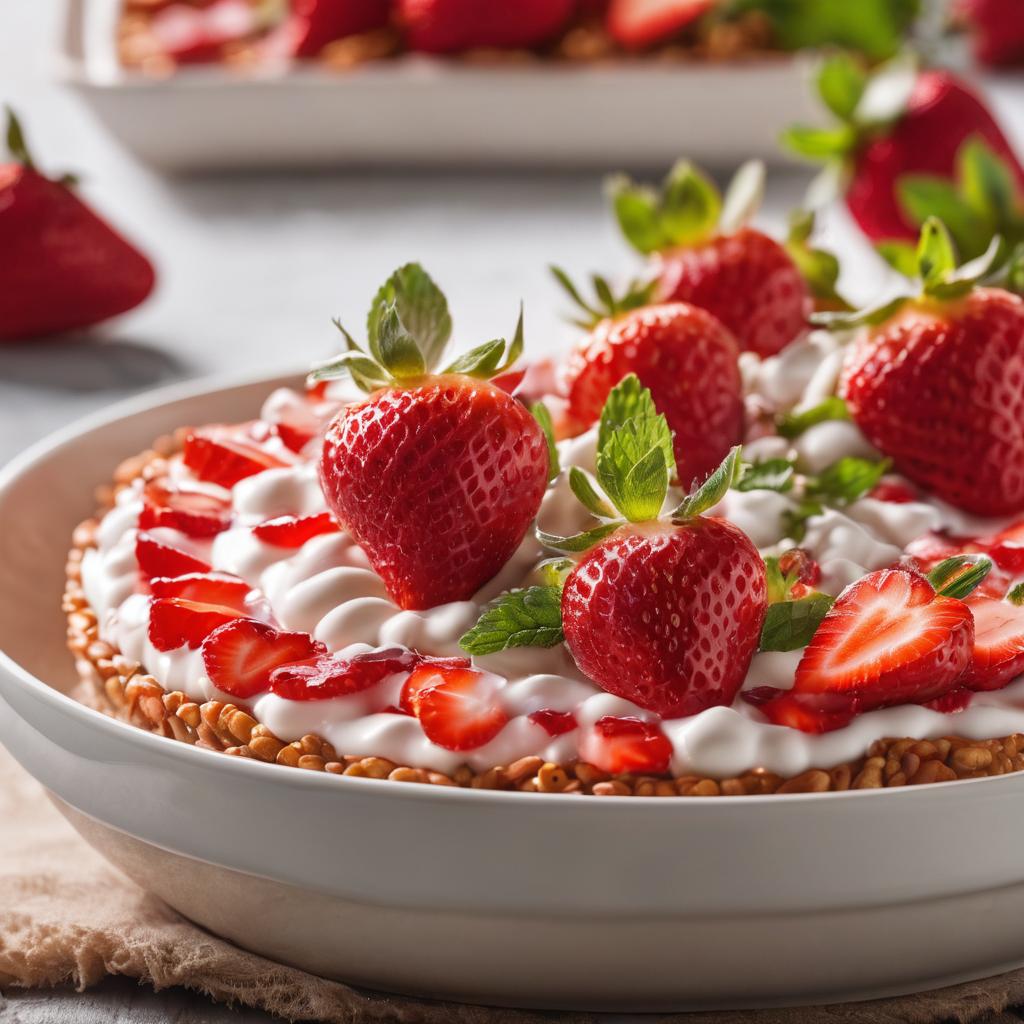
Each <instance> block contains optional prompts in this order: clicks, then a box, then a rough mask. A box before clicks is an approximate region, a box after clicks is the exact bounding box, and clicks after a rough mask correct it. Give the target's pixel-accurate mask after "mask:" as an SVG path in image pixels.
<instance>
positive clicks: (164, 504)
mask: <svg viewBox="0 0 1024 1024" xmlns="http://www.w3.org/2000/svg"><path fill="white" fill-rule="evenodd" d="M230 525H231V505H230V504H229V503H228V502H227V501H225V500H224V499H223V498H218V497H217V496H216V495H213V494H206V493H205V492H203V491H183V490H180V489H179V488H177V487H175V486H174V485H173V484H172V483H171V482H170V481H169V480H167V479H166V478H164V479H160V480H151V481H150V482H149V483H148V484H146V487H145V490H143V492H142V512H141V513H139V526H140V527H141V528H142V529H144V530H148V529H149V528H150V527H153V526H169V527H171V528H172V529H175V530H181V532H182V533H187V534H188V535H189V536H190V537H212V536H214V535H215V534H218V533H220V532H221V531H222V530H226V529H227V528H228V527H229V526H230Z"/></svg>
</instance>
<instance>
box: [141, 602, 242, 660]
mask: <svg viewBox="0 0 1024 1024" xmlns="http://www.w3.org/2000/svg"><path fill="white" fill-rule="evenodd" d="M241 614H242V613H241V612H240V611H239V610H238V609H237V608H229V607H227V606H225V605H219V604H206V603H205V602H203V601H189V600H186V599H185V598H182V597H158V598H157V599H156V600H155V601H153V603H152V604H151V605H150V608H149V640H150V643H152V645H153V646H154V647H155V648H156V649H157V650H158V651H173V650H176V649H177V648H179V647H182V646H183V645H185V644H188V646H189V647H198V646H199V645H200V644H201V643H202V642H203V641H204V640H205V639H206V638H207V637H208V636H209V635H210V634H211V633H212V632H213V631H214V630H215V629H217V627H218V626H223V625H224V624H225V623H226V622H230V621H231V620H232V619H237V618H239V616H241Z"/></svg>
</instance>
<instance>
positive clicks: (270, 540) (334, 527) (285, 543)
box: [252, 512, 338, 548]
mask: <svg viewBox="0 0 1024 1024" xmlns="http://www.w3.org/2000/svg"><path fill="white" fill-rule="evenodd" d="M252 532H253V533H254V534H255V536H256V537H258V538H259V539H260V540H262V541H265V542H266V543H267V544H274V545H275V546H276V547H279V548H301V547H302V545H303V544H305V543H306V541H308V540H312V539H313V538H314V537H319V536H320V535H321V534H323V533H337V532H338V524H337V523H336V522H335V521H334V516H332V515H331V513H330V512H321V513H319V514H318V515H314V516H278V517H277V518H276V519H268V520H267V521H266V522H265V523H260V524H259V525H258V526H254V527H253V528H252Z"/></svg>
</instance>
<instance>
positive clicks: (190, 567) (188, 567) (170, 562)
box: [135, 533, 210, 579]
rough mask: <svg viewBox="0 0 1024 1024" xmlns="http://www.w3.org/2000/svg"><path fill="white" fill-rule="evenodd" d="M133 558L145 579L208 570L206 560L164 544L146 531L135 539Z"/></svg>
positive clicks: (208, 565) (208, 566)
mask: <svg viewBox="0 0 1024 1024" xmlns="http://www.w3.org/2000/svg"><path fill="white" fill-rule="evenodd" d="M135 560H136V561H137V562H138V563H139V572H141V573H142V575H143V576H145V577H146V579H153V578H154V577H155V576H184V575H185V574H186V573H193V572H209V571H210V564H209V563H208V562H204V561H203V560H202V559H201V558H196V556H195V555H190V554H189V553H188V552H187V551H182V550H181V549H180V548H176V547H172V546H171V545H170V544H165V543H164V542H163V541H161V540H157V539H156V537H153V536H152V535H151V534H148V533H139V535H138V537H137V538H136V539H135Z"/></svg>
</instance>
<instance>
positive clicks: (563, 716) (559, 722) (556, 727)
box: [526, 708, 579, 736]
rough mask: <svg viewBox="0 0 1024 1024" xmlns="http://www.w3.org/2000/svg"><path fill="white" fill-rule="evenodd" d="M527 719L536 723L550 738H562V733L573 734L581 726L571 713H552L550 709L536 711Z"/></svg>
mask: <svg viewBox="0 0 1024 1024" xmlns="http://www.w3.org/2000/svg"><path fill="white" fill-rule="evenodd" d="M526 717H527V718H529V720H530V721H531V722H536V723H537V725H539V726H540V727H541V728H542V729H543V730H544V731H545V732H546V733H547V734H548V735H549V736H561V735H562V733H566V732H572V731H573V729H575V728H576V726H577V725H578V724H579V723H577V721H576V716H575V715H574V714H573V713H572V712H571V711H552V710H551V709H550V708H543V709H541V710H540V711H534V712H533V714H530V715H527V716H526Z"/></svg>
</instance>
